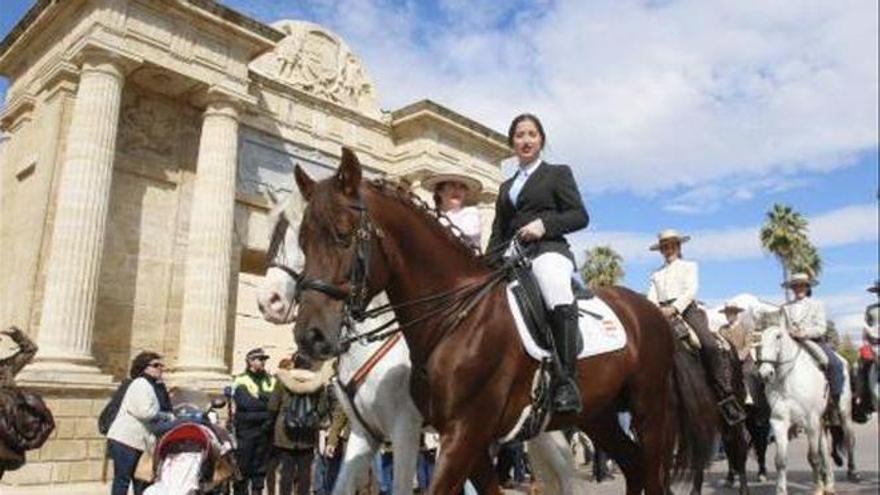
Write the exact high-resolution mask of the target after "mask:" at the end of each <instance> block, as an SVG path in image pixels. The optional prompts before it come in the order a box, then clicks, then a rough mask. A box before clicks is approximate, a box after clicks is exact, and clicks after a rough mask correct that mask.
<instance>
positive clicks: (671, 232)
mask: <svg viewBox="0 0 880 495" xmlns="http://www.w3.org/2000/svg"><path fill="white" fill-rule="evenodd" d="M689 240H691V236H689V235H683V234H681V233H680V232H679V231H677V230H675V229H666V230H663V231H661V232H660V233H659V234H657V242H656V243H654V244H651V251H659V250H660V244H663V243H664V242H667V241H678V242H679V243H680V244H684V243H685V242H687V241H689Z"/></svg>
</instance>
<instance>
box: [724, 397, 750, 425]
mask: <svg viewBox="0 0 880 495" xmlns="http://www.w3.org/2000/svg"><path fill="white" fill-rule="evenodd" d="M718 408H719V409H720V410H721V416H722V417H723V418H724V422H725V423H727V425H728V426H733V425H736V424H739V423H742V422H743V421H745V420H746V412H745V411H743V408H742V406H740V405H739V402H737V400H736V397H734V396H732V395H728V396H727V397H725V398H724V399H721V400H720V401H719V402H718Z"/></svg>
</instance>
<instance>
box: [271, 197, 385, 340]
mask: <svg viewBox="0 0 880 495" xmlns="http://www.w3.org/2000/svg"><path fill="white" fill-rule="evenodd" d="M348 207H349V208H350V209H352V210H354V211H356V212H358V227H357V230H355V232H354V234H353V235H354V242H355V246H354V253H353V255H352V257H353V259H352V263H351V268H350V270H349V274H348V280H347V281H346V284H347V285H349V286H350V288H345V287H343V286H341V285H336V284H333V283H330V282H327V281H325V280H321V279H319V278H312V277H307V276H306V275H305V274H304V273H300V272H297V271H296V270H294V269H293V268H292V267H290V266H287V265H286V264H284V263H279V262H277V261H276V260H275V258H276V257H277V253H278V250H279V249H280V247H281V246H282V245H283V243H284V231H283V229H282V230H281V232H280V235H279V232H278V231H277V230H276V232H275V233H273V237H272V241H271V242H270V244H269V251H268V252H267V254H266V257H267V259H269V260H270V261H269V262H267V263H266V267H267V268H278V269H279V270H282V271H284V272H285V273H287V274H288V275H290V277H291V278H293V279H294V280H295V281H296V289H295V292H294V297H293V299H294V301H295V302H297V303H299V301H300V300H301V299H302V294H303V293H304V292H306V291H310V290H312V291H316V292H320V293H322V294H325V295H327V296H329V297H330V298H332V299H336V300H338V301H343V307H342V318H343V324H344V326H345V327H347V328H348V329H349V330H351V329H353V327H354V322H355V321H358V322H360V321H363V320H364V315H365V310H366V306H367V303H368V301H367V278H368V277H369V273H370V254H371V249H370V248H371V245H372V240H373V230H374V229H373V224H372V222H371V221H370V216H369V214H368V212H367V208H366V205H364V202H363V200H362V199H361V198H358V199H357V201H356V202H354V203H352V204H349V205H348ZM282 221H284V222H287V219H284V218H283V217H282ZM279 226H280V224H279ZM288 226H289V223H288V224H287V225H285V229H286V228H287V227H288ZM276 227H277V226H276ZM334 241H335V242H336V244H337V245H339V246H342V247H348V246H349V245H350V240H348V239H347V238H343V237H341V236H339V235H338V234H334Z"/></svg>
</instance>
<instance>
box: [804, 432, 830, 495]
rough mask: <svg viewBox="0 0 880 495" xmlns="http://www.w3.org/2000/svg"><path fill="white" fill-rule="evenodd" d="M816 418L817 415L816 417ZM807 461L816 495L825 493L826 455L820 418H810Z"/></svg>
mask: <svg viewBox="0 0 880 495" xmlns="http://www.w3.org/2000/svg"><path fill="white" fill-rule="evenodd" d="M814 416H815V415H814ZM806 430H807V432H806V433H807V461H809V463H810V468H811V469H812V470H813V484H814V485H815V489H814V490H813V493H814V494H815V495H822V494H824V493H825V476H824V475H825V473H824V466H823V463H824V460H823V458H824V457H825V456H824V453H823V452H822V451H823V450H824V449H825V447H826V446H825V440H824V438H823V437H824V435H823V432H822V424H821V421H820V420H819V418H818V417H814V418H810V419H809V420H808V422H807V427H806Z"/></svg>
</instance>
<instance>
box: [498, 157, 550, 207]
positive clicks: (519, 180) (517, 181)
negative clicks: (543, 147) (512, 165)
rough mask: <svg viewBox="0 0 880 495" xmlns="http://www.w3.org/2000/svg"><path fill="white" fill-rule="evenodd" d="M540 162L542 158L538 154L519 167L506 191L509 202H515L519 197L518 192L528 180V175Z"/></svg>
mask: <svg viewBox="0 0 880 495" xmlns="http://www.w3.org/2000/svg"><path fill="white" fill-rule="evenodd" d="M541 163H542V160H541V157H540V156H539V157H538V158H535V160H534V161H533V162H532V163H529V164H528V165H526V166H525V167H523V166H520V167H519V170H518V171H517V172H516V177H514V179H513V184H511V185H510V189H509V190H508V191H507V194H508V196H510V202H511V203H513V204H516V200H517V198H519V193H520V191H522V188H523V186H525V185H526V181H527V180H529V177H531V176H532V174H533V173H535V170H537V169H538V167H540V166H541Z"/></svg>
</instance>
